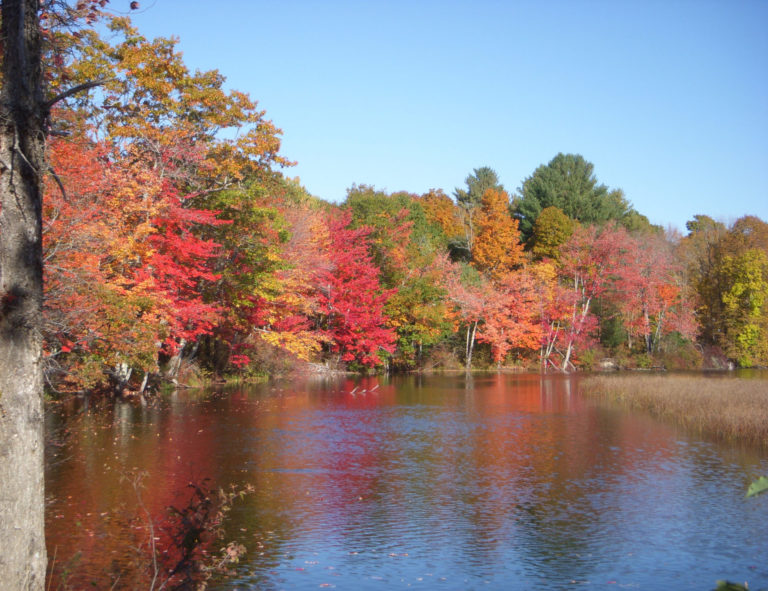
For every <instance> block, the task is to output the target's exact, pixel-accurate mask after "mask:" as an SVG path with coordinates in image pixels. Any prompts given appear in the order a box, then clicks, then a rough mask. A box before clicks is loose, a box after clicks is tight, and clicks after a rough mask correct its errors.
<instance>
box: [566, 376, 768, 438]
mask: <svg viewBox="0 0 768 591" xmlns="http://www.w3.org/2000/svg"><path fill="white" fill-rule="evenodd" d="M581 390H582V392H583V393H584V395H585V396H588V397H591V398H598V399H602V400H610V401H614V402H618V403H621V404H623V405H625V406H627V407H628V408H631V409H633V410H642V411H646V412H648V413H650V414H651V415H652V416H654V417H657V418H659V419H662V420H667V421H671V422H674V423H676V424H678V425H681V426H682V427H684V428H685V429H687V430H690V431H692V432H694V433H699V434H701V435H706V436H710V437H716V438H722V439H726V440H731V441H741V442H745V443H749V444H753V445H760V446H763V447H768V380H761V379H742V378H730V377H712V376H685V375H662V376H660V375H609V376H591V377H588V378H585V379H584V380H583V381H582V383H581Z"/></svg>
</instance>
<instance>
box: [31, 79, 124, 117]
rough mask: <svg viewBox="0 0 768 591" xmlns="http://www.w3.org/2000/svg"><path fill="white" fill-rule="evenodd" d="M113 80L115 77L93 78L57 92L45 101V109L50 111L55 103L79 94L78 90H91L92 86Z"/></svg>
mask: <svg viewBox="0 0 768 591" xmlns="http://www.w3.org/2000/svg"><path fill="white" fill-rule="evenodd" d="M112 80H114V78H100V79H99V80H91V81H90V82H83V83H82V84H78V85H77V86H73V87H72V88H70V89H69V90H65V91H64V92H61V93H59V94H57V95H56V96H55V97H53V98H52V99H51V100H49V101H48V102H47V103H45V104H44V105H43V109H45V110H46V111H49V110H50V109H51V107H53V105H55V104H56V103H58V102H59V101H63V100H64V99H65V98H69V97H70V96H72V95H74V94H77V93H78V92H82V91H83V90H89V89H91V88H95V87H97V86H101V85H102V84H106V83H107V82H111V81H112Z"/></svg>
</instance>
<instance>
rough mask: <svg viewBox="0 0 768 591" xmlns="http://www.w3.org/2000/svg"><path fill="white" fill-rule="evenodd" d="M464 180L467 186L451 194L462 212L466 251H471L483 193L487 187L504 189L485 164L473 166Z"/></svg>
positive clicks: (495, 175)
mask: <svg viewBox="0 0 768 591" xmlns="http://www.w3.org/2000/svg"><path fill="white" fill-rule="evenodd" d="M464 182H465V183H466V185H467V188H466V189H462V188H457V189H456V190H455V191H454V193H453V194H454V196H455V197H456V203H457V204H458V206H459V208H460V209H461V210H462V213H463V215H462V218H463V219H462V221H463V225H464V235H465V239H466V249H467V252H469V253H471V252H472V248H473V247H474V244H475V215H476V213H477V211H478V210H479V209H480V204H481V202H482V200H483V195H485V192H486V191H487V190H488V189H494V190H496V191H504V185H502V184H501V183H500V182H499V177H498V175H497V174H496V172H495V171H494V170H493V169H492V168H489V167H487V166H483V167H481V168H475V169H474V170H473V171H472V174H470V175H469V176H467V178H466V180H465V181H464Z"/></svg>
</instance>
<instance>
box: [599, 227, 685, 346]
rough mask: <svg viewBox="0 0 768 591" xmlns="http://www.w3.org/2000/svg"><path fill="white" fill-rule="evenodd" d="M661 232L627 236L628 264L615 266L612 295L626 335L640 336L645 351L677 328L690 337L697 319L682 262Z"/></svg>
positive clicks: (678, 331) (680, 332) (630, 343)
mask: <svg viewBox="0 0 768 591" xmlns="http://www.w3.org/2000/svg"><path fill="white" fill-rule="evenodd" d="M672 246H673V245H672V244H671V243H670V242H669V241H668V240H667V239H665V238H664V237H663V236H657V235H655V234H652V235H646V236H636V237H633V236H627V237H626V240H625V241H624V244H623V249H625V251H626V253H625V255H624V256H625V258H626V259H627V261H628V262H629V264H624V265H621V266H619V267H618V268H617V269H616V273H617V275H616V280H615V283H614V287H615V293H614V294H613V299H614V301H615V305H616V308H617V309H618V310H619V311H620V313H621V316H622V317H623V319H624V327H625V328H626V331H627V335H628V337H629V348H630V349H631V348H632V338H633V337H634V336H635V335H637V336H639V337H640V338H642V340H643V344H644V351H645V353H647V354H649V355H650V354H653V353H656V352H657V351H658V348H659V345H660V343H661V337H662V336H664V335H667V334H669V333H671V332H677V333H679V334H680V336H681V337H683V338H686V339H693V338H694V337H695V332H696V323H695V320H694V318H693V306H692V302H691V301H690V298H689V295H688V294H689V290H688V289H687V286H686V285H685V280H684V274H683V264H682V261H680V260H679V258H678V257H677V256H675V253H674V252H673V249H672Z"/></svg>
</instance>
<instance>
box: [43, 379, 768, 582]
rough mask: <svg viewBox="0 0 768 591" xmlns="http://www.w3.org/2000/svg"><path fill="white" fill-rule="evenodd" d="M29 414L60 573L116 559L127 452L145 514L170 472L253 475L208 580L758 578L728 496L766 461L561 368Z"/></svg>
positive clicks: (89, 570) (86, 577)
mask: <svg viewBox="0 0 768 591" xmlns="http://www.w3.org/2000/svg"><path fill="white" fill-rule="evenodd" d="M64 414H66V413H64ZM49 423H50V424H49V432H50V433H51V436H52V441H53V442H54V444H53V445H52V450H51V451H52V453H51V454H49V466H48V490H49V496H50V506H49V511H48V526H49V530H48V531H49V547H50V549H51V551H53V548H54V547H55V548H57V550H56V553H57V556H59V560H62V557H64V560H66V559H67V558H69V557H71V556H72V555H74V553H75V551H76V550H78V549H79V550H82V551H83V556H84V557H85V558H84V559H83V560H82V562H81V565H80V566H79V570H78V571H77V572H76V573H75V574H73V578H71V579H70V580H71V581H75V582H76V583H77V584H75V585H73V586H74V587H75V588H80V587H79V586H78V585H82V586H85V585H86V584H87V583H89V582H90V581H94V582H96V584H97V586H107V587H108V586H109V583H108V582H109V581H110V577H114V574H115V573H116V572H118V571H120V570H121V569H123V570H124V569H125V568H126V564H125V560H124V558H123V556H124V554H125V551H124V549H125V548H126V545H127V544H130V543H135V539H134V536H135V532H131V531H130V528H126V527H125V525H126V520H127V519H128V517H126V516H127V515H128V514H129V513H130V511H131V508H132V507H133V508H135V492H134V491H133V490H132V488H131V487H130V486H129V485H128V484H127V483H126V482H125V480H124V479H122V478H121V475H123V474H125V473H126V472H128V471H130V470H131V469H133V468H139V469H141V470H146V471H147V472H148V473H149V477H148V478H147V480H146V483H147V489H146V490H145V491H144V498H145V499H146V500H147V505H148V508H149V509H150V511H152V512H155V513H162V510H163V507H165V506H167V505H169V504H172V503H174V502H175V501H176V499H177V498H178V492H179V491H180V490H183V489H184V487H185V485H186V484H187V482H189V480H190V479H194V478H201V477H209V478H211V479H212V480H213V481H214V482H216V483H219V484H226V483H229V482H235V483H242V484H245V483H250V484H253V485H254V486H255V487H256V489H257V494H256V495H255V496H254V497H252V498H249V499H248V500H247V502H246V503H245V504H243V505H241V506H239V507H237V508H236V510H235V512H234V515H233V517H234V519H233V520H232V521H231V523H230V529H229V531H228V535H229V537H230V538H237V539H239V540H241V541H242V543H243V544H245V546H246V547H247V548H248V549H249V550H251V552H250V553H249V555H248V562H247V563H246V564H244V565H243V566H242V568H241V570H240V573H239V576H238V577H237V578H236V579H234V580H230V581H226V582H221V583H220V584H219V586H220V587H221V588H239V589H242V588H246V589H247V588H253V589H273V588H274V589H279V588H286V589H304V588H306V589H317V588H318V587H320V586H326V585H328V586H336V587H338V588H345V589H366V588H370V589H380V588H385V587H392V586H395V587H406V586H409V585H411V586H416V585H421V586H422V587H423V588H433V587H438V586H439V588H446V589H472V588H489V587H490V588H501V587H503V588H508V589H515V588H520V589H524V588H529V587H530V586H532V585H535V584H546V585H549V586H550V587H553V588H565V587H572V586H573V585H574V584H578V583H582V584H584V585H586V586H588V587H589V588H602V587H603V586H605V587H610V588H613V587H614V586H615V585H616V584H618V585H623V586H632V587H637V588H648V587H652V586H653V585H654V584H656V583H660V582H664V583H665V584H669V585H671V586H672V587H673V588H676V589H706V588H711V587H712V586H713V585H714V581H715V580H716V579H718V578H731V579H734V580H742V581H743V580H749V581H750V584H751V587H753V588H755V587H759V586H760V585H766V584H768V566H766V564H767V563H768V560H767V559H768V548H766V544H765V543H764V542H763V541H762V539H763V533H762V525H763V524H764V523H765V522H766V517H768V503H766V502H764V500H763V499H761V498H758V499H757V500H756V501H755V500H752V501H751V502H750V501H745V499H744V498H743V494H744V492H743V491H744V490H745V487H746V482H747V481H748V479H749V477H750V476H752V475H754V474H759V473H768V459H766V457H765V456H760V455H758V454H757V453H756V452H750V451H748V450H736V449H731V448H727V447H723V446H717V445H715V444H712V443H707V442H702V441H698V440H694V439H689V438H686V437H685V436H684V435H682V434H681V433H679V432H677V431H676V430H674V429H672V428H670V427H667V426H665V425H662V424H659V423H657V422H654V421H652V420H650V419H648V418H645V417H642V416H639V415H630V414H628V413H626V412H622V411H620V410H616V409H608V408H601V407H598V406H595V405H593V404H590V403H588V402H586V401H585V400H584V399H583V398H581V397H580V395H579V393H578V382H577V379H576V378H565V377H562V376H541V375H538V374H523V375H504V374H488V375H475V376H467V377H465V376H463V375H460V376H429V377H427V376H416V377H406V378H397V379H376V378H369V379H364V380H315V381H309V382H303V383H298V382H296V383H283V384H280V385H261V386H258V387H254V388H250V389H239V390H231V391H227V392H221V393H208V394H199V393H198V394H189V393H186V394H184V393H180V394H175V395H173V396H170V397H169V398H167V399H165V400H164V401H163V402H162V404H158V405H155V406H150V407H141V406H132V405H128V404H119V405H115V406H114V407H108V408H104V409H101V410H93V409H92V410H91V411H90V412H87V413H80V414H76V415H74V416H64V415H63V414H62V415H55V414H54V415H52V416H51V417H50V418H49ZM121 515H123V517H121ZM105 520H106V521H105ZM129 581H130V577H129V576H126V575H123V577H122V579H121V581H118V584H117V585H116V587H115V588H126V589H129V588H131V587H130V582H129ZM121 585H123V586H122V587H121Z"/></svg>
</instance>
